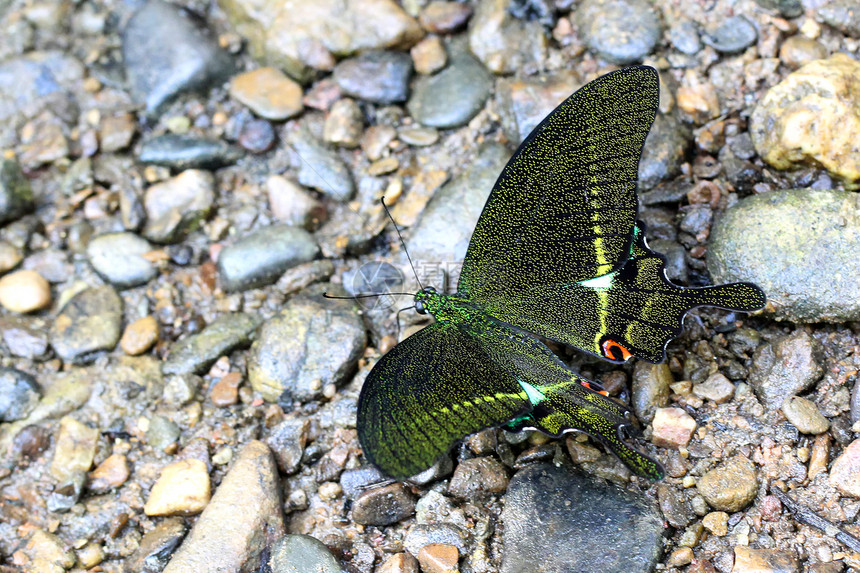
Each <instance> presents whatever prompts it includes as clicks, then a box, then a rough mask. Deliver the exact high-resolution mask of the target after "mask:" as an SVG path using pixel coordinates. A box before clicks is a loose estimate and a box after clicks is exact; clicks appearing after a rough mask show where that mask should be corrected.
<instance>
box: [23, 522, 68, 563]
mask: <svg viewBox="0 0 860 573" xmlns="http://www.w3.org/2000/svg"><path fill="white" fill-rule="evenodd" d="M23 553H24V554H25V555H26V556H27V557H28V558H29V560H30V563H29V565H30V566H29V567H28V568H27V569H28V570H30V571H39V573H62V572H63V571H65V570H67V569H71V568H72V567H73V566H74V565H75V554H74V552H72V550H71V549H67V548H66V544H65V543H64V542H63V541H62V540H61V539H60V538H59V537H57V536H56V535H54V534H52V533H48V532H47V531H43V530H41V529H36V530H35V531H34V532H33V535H32V536H30V539H29V541H27V544H26V545H25V546H24V548H23Z"/></svg>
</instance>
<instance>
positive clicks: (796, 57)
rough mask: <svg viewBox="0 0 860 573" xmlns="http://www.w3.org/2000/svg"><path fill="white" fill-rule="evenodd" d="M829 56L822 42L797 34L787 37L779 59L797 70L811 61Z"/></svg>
mask: <svg viewBox="0 0 860 573" xmlns="http://www.w3.org/2000/svg"><path fill="white" fill-rule="evenodd" d="M826 57H827V48H825V47H824V46H823V45H822V44H821V43H820V42H818V41H816V40H813V39H812V38H807V37H805V36H801V35H797V36H791V37H789V38H786V40H785V42H783V43H782V46H780V48H779V59H780V60H782V62H783V63H784V64H785V65H786V66H788V67H789V68H791V69H794V70H796V69H797V68H800V67H802V66H805V65H806V64H808V63H809V62H812V61H815V60H821V59H824V58H826Z"/></svg>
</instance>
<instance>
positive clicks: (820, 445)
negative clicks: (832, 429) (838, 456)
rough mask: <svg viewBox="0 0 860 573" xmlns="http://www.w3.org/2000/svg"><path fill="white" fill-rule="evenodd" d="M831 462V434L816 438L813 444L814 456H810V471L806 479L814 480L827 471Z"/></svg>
mask: <svg viewBox="0 0 860 573" xmlns="http://www.w3.org/2000/svg"><path fill="white" fill-rule="evenodd" d="M829 461H830V434H821V435H819V436H815V440H814V441H813V442H812V454H811V455H810V456H809V470H808V471H807V475H806V477H807V478H808V479H810V480H811V479H813V478H814V477H815V476H817V475H818V474H820V473H822V472H826V471H827V463H828V462H829Z"/></svg>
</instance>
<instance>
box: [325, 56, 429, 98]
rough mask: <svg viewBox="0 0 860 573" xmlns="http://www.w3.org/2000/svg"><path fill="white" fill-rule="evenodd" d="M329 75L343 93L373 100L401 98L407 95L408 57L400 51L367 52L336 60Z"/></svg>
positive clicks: (409, 69)
mask: <svg viewBox="0 0 860 573" xmlns="http://www.w3.org/2000/svg"><path fill="white" fill-rule="evenodd" d="M333 75H334V80H335V81H336V82H337V85H338V86H340V89H341V90H343V92H344V93H346V94H347V95H351V96H353V97H356V98H359V99H363V100H366V101H370V102H373V103H381V104H386V103H395V102H402V101H406V98H407V97H409V78H411V77H412V59H411V58H410V57H409V56H408V55H407V54H404V53H402V52H387V51H373V52H367V53H364V54H361V55H360V56H357V57H355V58H352V59H349V60H344V61H342V62H341V63H339V64H338V65H337V67H335V69H334V74H333Z"/></svg>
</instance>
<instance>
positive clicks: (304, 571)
mask: <svg viewBox="0 0 860 573" xmlns="http://www.w3.org/2000/svg"><path fill="white" fill-rule="evenodd" d="M269 567H270V568H271V571H272V573H311V572H313V573H341V572H342V571H343V569H341V567H340V564H338V562H337V559H335V557H334V555H332V554H331V551H329V549H328V547H326V546H325V544H324V543H323V542H322V541H320V540H318V539H316V538H314V537H311V536H310V535H285V536H284V537H282V538H281V539H279V540H278V541H277V542H275V545H274V547H273V548H272V557H271V559H270V561H269Z"/></svg>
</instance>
